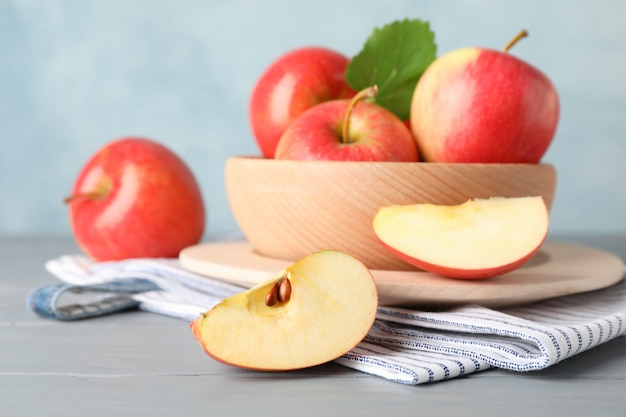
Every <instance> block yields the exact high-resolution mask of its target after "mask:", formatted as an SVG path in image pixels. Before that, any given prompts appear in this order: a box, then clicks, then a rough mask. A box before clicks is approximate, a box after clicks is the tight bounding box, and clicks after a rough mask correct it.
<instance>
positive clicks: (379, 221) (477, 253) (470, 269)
mask: <svg viewBox="0 0 626 417" xmlns="http://www.w3.org/2000/svg"><path fill="white" fill-rule="evenodd" d="M548 226H549V212H548V209H547V207H546V204H545V202H544V201H543V198H542V197H509V198H505V197H493V198H489V199H474V200H468V201H467V202H465V203H463V204H458V205H436V204H414V205H396V206H388V207H383V208H381V209H380V210H379V211H378V212H377V213H376V215H375V216H374V220H373V229H374V233H375V234H376V236H377V238H378V239H379V240H380V242H381V243H382V244H383V246H384V247H385V248H387V249H388V250H389V251H391V252H392V253H393V254H395V255H396V256H398V257H399V258H401V259H403V260H405V261H406V262H408V263H410V264H412V265H414V266H417V267H418V268H421V269H423V270H425V271H429V272H433V273H436V274H439V275H443V276H446V277H450V278H467V279H483V278H491V277H494V276H498V275H502V274H505V273H507V272H510V271H513V270H515V269H517V268H519V267H520V266H522V265H523V264H524V263H526V262H527V261H528V260H530V259H531V258H532V257H533V256H534V255H535V253H537V251H538V250H539V248H540V247H541V245H542V243H543V242H544V240H545V238H546V236H547V233H548Z"/></svg>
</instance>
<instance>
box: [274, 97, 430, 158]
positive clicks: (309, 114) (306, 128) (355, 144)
mask: <svg viewBox="0 0 626 417" xmlns="http://www.w3.org/2000/svg"><path fill="white" fill-rule="evenodd" d="M350 102H351V100H349V99H344V100H332V101H328V102H325V103H321V104H318V105H317V106H315V107H313V108H311V109H309V110H307V111H306V112H305V113H303V114H302V115H300V117H298V118H297V119H296V120H295V121H294V122H293V123H292V124H291V125H290V126H289V127H288V128H287V130H285V133H284V134H283V136H282V137H281V139H280V142H279V144H278V147H277V148H276V155H275V158H276V159H290V160H334V161H390V162H418V161H419V154H418V151H417V145H416V143H415V139H414V138H413V135H412V134H411V131H410V130H409V129H408V128H407V126H406V124H405V122H403V121H402V120H400V119H399V118H398V117H397V116H396V115H394V114H393V113H391V112H390V111H388V110H386V109H385V108H383V107H381V106H379V105H377V104H375V103H371V102H367V101H361V102H358V103H356V104H355V105H354V107H353V109H352V113H351V115H350V128H349V134H348V136H349V138H350V142H349V143H343V142H342V129H343V123H344V116H345V114H346V112H347V111H348V107H349V106H350Z"/></svg>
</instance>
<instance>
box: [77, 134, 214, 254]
mask: <svg viewBox="0 0 626 417" xmlns="http://www.w3.org/2000/svg"><path fill="white" fill-rule="evenodd" d="M93 192H96V193H98V192H100V194H101V195H99V196H93V195H92V196H90V195H89V193H93ZM85 193H87V194H85ZM66 202H67V203H68V204H69V216H70V223H71V227H72V232H73V234H74V237H75V239H76V241H77V243H78V245H79V247H80V248H81V250H83V252H85V254H87V255H88V256H90V257H91V258H93V259H94V260H96V261H111V260H120V259H128V258H142V257H148V258H158V257H175V256H178V253H179V252H180V250H182V249H183V248H185V247H187V246H190V245H193V244H196V243H198V241H199V240H200V239H201V237H202V234H203V232H204V227H205V220H206V213H205V206H204V202H203V199H202V194H201V192H200V188H199V186H198V183H197V182H196V180H195V178H194V176H193V174H192V172H191V171H190V169H189V168H188V167H187V165H186V164H185V163H184V162H183V161H182V160H181V159H180V158H179V157H178V156H177V155H176V154H174V153H173V152H172V151H171V150H169V149H167V148H166V147H165V146H163V145H161V144H159V143H157V142H154V141H152V140H149V139H144V138H137V137H128V138H122V139H118V140H115V141H113V142H110V143H109V144H107V145H105V146H104V147H102V148H101V149H100V150H98V151H97V152H96V153H95V154H94V155H93V156H92V157H91V158H90V159H89V160H88V162H87V163H86V164H85V165H84V167H83V168H82V169H81V171H80V173H79V175H78V177H77V179H76V181H75V184H74V187H73V191H72V195H71V197H69V198H68V199H66Z"/></svg>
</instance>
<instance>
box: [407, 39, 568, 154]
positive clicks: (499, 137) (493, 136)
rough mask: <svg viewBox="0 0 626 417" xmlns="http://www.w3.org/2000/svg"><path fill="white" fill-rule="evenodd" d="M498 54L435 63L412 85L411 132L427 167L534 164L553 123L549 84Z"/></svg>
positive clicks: (455, 54) (460, 53)
mask: <svg viewBox="0 0 626 417" xmlns="http://www.w3.org/2000/svg"><path fill="white" fill-rule="evenodd" d="M525 35H526V33H525V32H522V33H521V34H520V35H518V37H517V38H516V39H514V41H512V42H511V43H510V44H509V45H507V47H506V48H505V49H504V50H503V51H497V50H492V49H485V48H464V49H458V50H455V51H452V52H449V53H447V54H445V55H443V56H441V57H440V58H438V59H437V60H435V61H434V62H433V63H432V64H431V65H430V66H429V67H428V68H427V70H426V71H425V73H424V74H423V75H422V77H421V78H420V80H419V81H418V83H417V86H416V88H415V92H414V95H413V99H412V103H411V126H412V130H413V134H414V136H415V138H416V140H417V143H418V147H419V150H420V155H421V156H422V158H423V159H424V160H425V161H430V162H483V163H506V162H524V163H537V162H539V161H540V160H541V158H542V157H543V155H544V154H545V152H546V151H547V149H548V147H549V146H550V143H551V141H552V139H553V137H554V134H555V132H556V128H557V123H558V119H559V99H558V95H557V92H556V89H555V87H554V85H553V84H552V82H551V81H550V80H549V79H548V77H547V76H546V75H544V74H543V73H542V72H541V71H539V70H538V69H537V68H535V67H533V66H531V65H530V64H528V63H526V62H524V61H522V60H521V59H518V58H516V57H514V56H513V55H510V54H509V53H508V49H509V48H510V46H511V45H512V44H513V43H514V42H515V41H516V40H517V39H518V38H520V37H522V36H525Z"/></svg>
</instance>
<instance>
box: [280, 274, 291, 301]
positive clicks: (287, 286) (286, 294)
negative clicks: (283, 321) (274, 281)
mask: <svg viewBox="0 0 626 417" xmlns="http://www.w3.org/2000/svg"><path fill="white" fill-rule="evenodd" d="M290 298H291V281H289V278H288V275H285V276H284V277H282V279H281V280H280V281H279V283H278V301H279V302H281V303H286V302H287V301H289V299H290Z"/></svg>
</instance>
